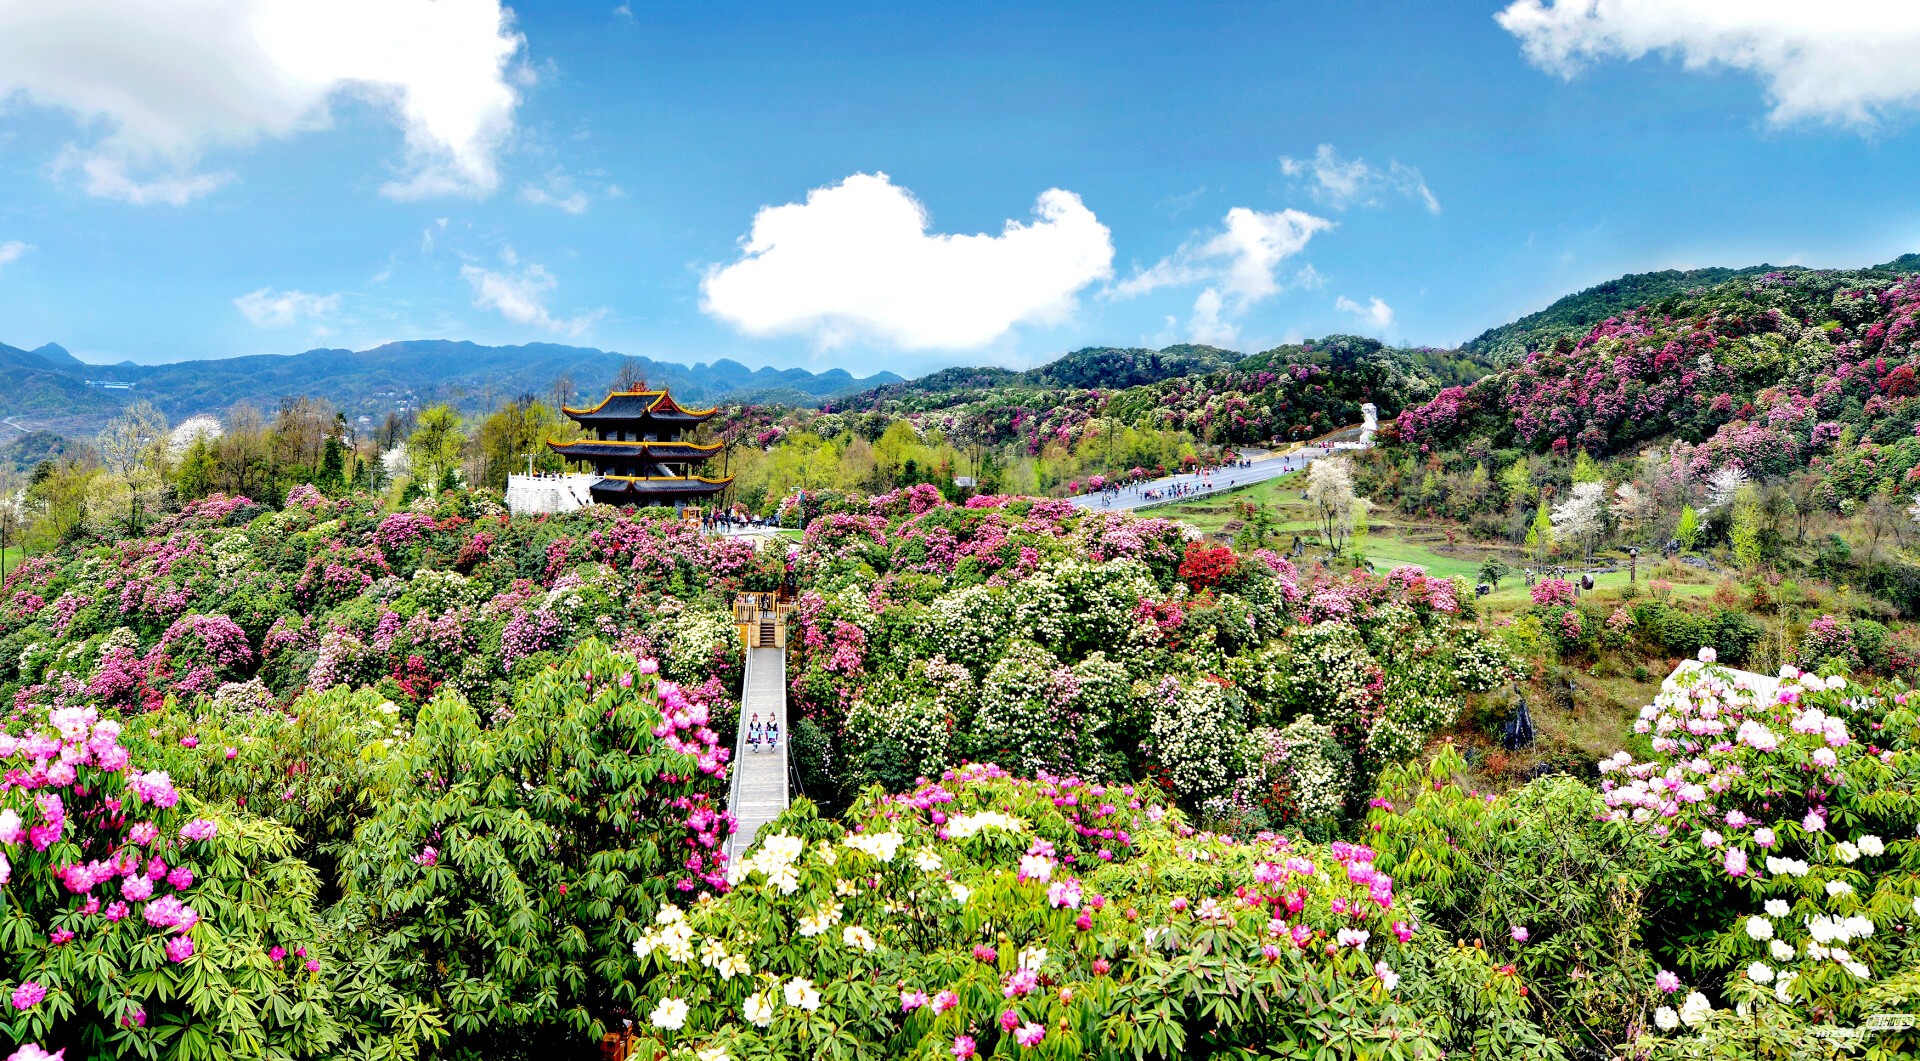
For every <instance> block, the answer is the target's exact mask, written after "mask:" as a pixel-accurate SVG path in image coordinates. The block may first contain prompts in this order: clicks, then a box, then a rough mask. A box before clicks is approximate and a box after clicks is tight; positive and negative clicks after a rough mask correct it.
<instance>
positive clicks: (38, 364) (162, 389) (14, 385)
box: [0, 339, 900, 429]
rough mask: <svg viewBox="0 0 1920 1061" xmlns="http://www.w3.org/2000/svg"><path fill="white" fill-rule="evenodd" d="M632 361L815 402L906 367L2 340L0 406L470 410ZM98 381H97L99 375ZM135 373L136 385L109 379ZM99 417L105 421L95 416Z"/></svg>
mask: <svg viewBox="0 0 1920 1061" xmlns="http://www.w3.org/2000/svg"><path fill="white" fill-rule="evenodd" d="M628 367H631V368H632V369H635V370H637V371H638V372H639V374H640V375H641V376H642V377H644V378H645V379H646V380H647V381H649V382H651V383H654V384H665V385H667V386H670V387H672V388H673V390H674V392H675V393H676V395H679V396H681V397H684V398H685V399H687V400H689V401H692V402H719V401H723V400H728V399H732V400H750V401H759V402H783V403H788V404H795V405H812V404H818V403H819V402H821V401H823V400H825V399H828V398H832V397H834V396H835V395H839V394H845V393H848V392H852V391H859V390H863V389H870V388H872V387H874V386H875V385H878V384H884V383H890V382H893V381H896V380H898V379H899V378H900V377H899V376H897V375H895V374H893V373H891V372H881V373H877V374H875V375H872V376H867V377H864V378H858V377H855V376H853V375H852V374H850V373H848V372H847V371H845V370H844V369H830V370H828V371H826V372H819V373H814V372H809V371H807V370H806V369H799V368H791V369H773V368H757V369H750V368H748V367H746V366H745V365H742V364H740V363H739V362H737V361H731V360H724V359H723V360H720V361H715V362H711V363H705V362H702V363H697V364H693V365H682V364H674V363H671V362H665V361H655V360H652V359H650V358H645V357H630V356H628V355H625V354H619V353H613V352H610V351H606V350H596V349H592V348H587V347H577V346H563V345H560V344H556V343H529V344H526V345H523V346H484V345H481V344H478V343H470V342H452V341H447V340H438V339H435V340H416V341H408V342H395V343H387V344H385V345H383V346H379V347H375V348H373V349H371V350H357V351H356V350H309V351H307V352H305V353H301V354H293V355H290V356H281V355H259V356H251V357H234V358H224V359H219V360H203V361H181V362H176V363H173V364H165V365H134V364H120V365H85V364H82V363H81V362H79V361H77V360H75V359H74V358H73V356H72V355H71V354H68V353H67V351H66V350H64V349H62V348H60V347H59V346H56V345H53V344H49V345H47V346H44V347H41V348H40V349H38V350H34V351H26V350H20V349H17V348H15V347H10V346H4V345H0V372H4V373H5V374H6V376H7V379H8V386H7V388H6V389H5V391H4V392H0V416H5V415H24V416H25V417H27V418H28V419H30V420H35V421H40V420H48V421H52V422H54V423H57V424H60V425H61V426H66V427H69V428H70V429H71V428H80V429H85V428H86V427H88V425H89V421H94V420H104V419H105V418H107V417H110V416H112V415H114V414H115V413H117V412H118V411H119V409H120V408H122V407H123V406H124V405H125V404H126V403H128V402H131V401H134V400H137V399H141V398H144V399H147V400H149V401H152V402H153V403H154V404H156V405H158V406H159V407H160V409H161V410H162V411H163V412H164V413H166V414H167V415H168V416H169V417H171V418H173V419H176V420H177V419H181V418H184V417H186V416H189V415H192V414H194V413H199V412H219V411H223V410H225V409H227V408H228V407H230V406H231V405H232V404H233V403H235V402H237V401H251V402H254V403H256V404H259V405H261V406H264V407H269V408H270V407H272V406H273V405H275V404H277V403H278V402H279V401H280V399H281V398H283V397H288V396H300V395H306V396H312V397H318V398H325V399H327V400H328V401H330V402H332V403H333V404H334V405H335V406H337V407H338V408H340V409H341V410H342V411H344V412H346V413H348V414H350V415H359V414H373V415H379V414H384V413H385V412H388V411H391V410H393V409H394V408H396V406H398V405H399V404H401V403H406V404H409V405H413V406H416V407H417V406H420V405H424V404H429V403H433V402H448V403H451V404H453V405H454V406H455V407H456V408H460V409H461V410H462V411H463V412H475V411H479V410H481V409H483V408H490V407H491V406H492V405H494V404H496V403H498V402H499V401H500V400H501V399H503V398H507V397H511V396H513V395H516V394H522V393H533V394H540V395H549V394H551V393H552V391H553V389H554V384H555V382H556V381H557V380H562V379H565V380H567V381H569V382H571V384H572V385H573V388H574V392H575V393H576V394H580V395H591V394H596V393H603V392H604V391H605V390H606V388H607V387H608V386H609V385H610V384H612V383H613V382H614V380H615V379H616V378H617V377H619V375H620V373H621V372H622V370H623V369H625V368H628ZM88 381H93V383H94V384H96V385H89V382H88ZM101 382H114V383H122V384H131V387H130V388H129V389H110V388H102V387H100V386H97V384H98V383H101ZM93 426H97V424H96V425H93Z"/></svg>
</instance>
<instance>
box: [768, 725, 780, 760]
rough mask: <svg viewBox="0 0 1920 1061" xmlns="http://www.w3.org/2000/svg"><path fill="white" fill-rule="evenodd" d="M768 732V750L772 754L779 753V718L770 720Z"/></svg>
mask: <svg viewBox="0 0 1920 1061" xmlns="http://www.w3.org/2000/svg"><path fill="white" fill-rule="evenodd" d="M766 732H767V750H768V751H770V752H771V751H779V750H780V720H779V719H777V718H770V719H768V720H767V730H766Z"/></svg>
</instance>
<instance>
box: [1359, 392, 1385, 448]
mask: <svg viewBox="0 0 1920 1061" xmlns="http://www.w3.org/2000/svg"><path fill="white" fill-rule="evenodd" d="M1360 418H1361V421H1362V422H1361V424H1360V444H1361V445H1362V446H1371V445H1373V433H1374V432H1375V431H1378V430H1380V410H1379V409H1377V408H1375V407H1374V404H1373V403H1372V402H1367V403H1366V404H1365V405H1362V406H1361V407H1360Z"/></svg>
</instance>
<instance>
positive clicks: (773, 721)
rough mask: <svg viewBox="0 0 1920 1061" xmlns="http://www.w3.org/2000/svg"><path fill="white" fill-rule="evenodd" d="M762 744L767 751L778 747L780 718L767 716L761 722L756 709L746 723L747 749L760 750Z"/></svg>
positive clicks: (750, 750)
mask: <svg viewBox="0 0 1920 1061" xmlns="http://www.w3.org/2000/svg"><path fill="white" fill-rule="evenodd" d="M762 746H764V747H765V748H766V750H767V751H776V750H778V749H779V747H780V720H779V719H777V718H773V717H768V719H767V720H766V721H765V722H762V721H760V713H759V712H758V711H756V712H754V713H753V718H752V720H751V721H749V722H748V723H747V751H749V752H757V751H759V750H761V748H762Z"/></svg>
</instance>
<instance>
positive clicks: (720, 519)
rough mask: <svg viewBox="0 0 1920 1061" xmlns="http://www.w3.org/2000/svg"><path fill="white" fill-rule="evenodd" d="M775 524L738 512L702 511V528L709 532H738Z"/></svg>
mask: <svg viewBox="0 0 1920 1061" xmlns="http://www.w3.org/2000/svg"><path fill="white" fill-rule="evenodd" d="M772 526H774V524H773V521H771V520H767V519H762V518H760V517H759V516H748V515H742V514H740V513H737V512H733V513H730V512H702V513H701V514H700V529H701V531H703V532H705V533H707V534H738V533H741V532H743V531H749V530H762V529H765V528H769V527H772Z"/></svg>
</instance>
